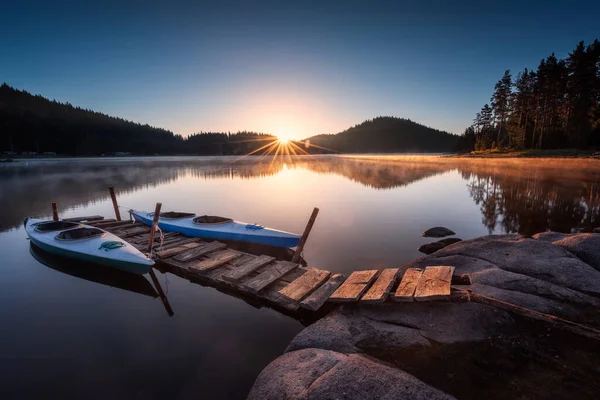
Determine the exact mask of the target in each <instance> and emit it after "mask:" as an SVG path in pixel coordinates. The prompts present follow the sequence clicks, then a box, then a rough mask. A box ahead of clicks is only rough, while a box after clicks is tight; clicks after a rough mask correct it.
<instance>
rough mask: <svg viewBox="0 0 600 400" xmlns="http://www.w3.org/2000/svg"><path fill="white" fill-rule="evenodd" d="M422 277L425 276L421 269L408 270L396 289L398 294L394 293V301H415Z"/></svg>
mask: <svg viewBox="0 0 600 400" xmlns="http://www.w3.org/2000/svg"><path fill="white" fill-rule="evenodd" d="M421 275H423V270H422V269H421V268H409V269H407V270H406V272H404V276H403V277H402V280H401V281H400V284H399V285H398V289H396V293H394V296H393V299H394V300H395V301H414V299H413V296H414V295H415V289H416V288H417V284H418V283H419V280H420V279H421Z"/></svg>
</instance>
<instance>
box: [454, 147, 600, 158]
mask: <svg viewBox="0 0 600 400" xmlns="http://www.w3.org/2000/svg"><path fill="white" fill-rule="evenodd" d="M448 157H449V158H501V159H502V158H506V159H510V158H556V159H560V158H564V159H574V158H576V159H591V160H600V152H598V151H596V150H577V149H556V150H480V151H472V152H470V153H463V154H456V155H452V156H448Z"/></svg>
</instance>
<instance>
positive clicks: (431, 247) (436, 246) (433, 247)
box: [418, 238, 462, 254]
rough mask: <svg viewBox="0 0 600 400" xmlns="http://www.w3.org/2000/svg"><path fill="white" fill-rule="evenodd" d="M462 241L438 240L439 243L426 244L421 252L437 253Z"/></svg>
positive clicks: (420, 249)
mask: <svg viewBox="0 0 600 400" xmlns="http://www.w3.org/2000/svg"><path fill="white" fill-rule="evenodd" d="M460 241H462V239H459V238H446V239H442V240H438V241H437V242H431V243H426V244H424V245H423V246H421V247H419V249H418V250H419V251H420V252H421V253H424V254H431V253H435V252H436V251H438V250H441V249H443V248H444V247H448V246H450V245H451V244H454V243H457V242H460Z"/></svg>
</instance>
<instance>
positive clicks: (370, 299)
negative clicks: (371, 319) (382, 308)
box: [360, 268, 398, 304]
mask: <svg viewBox="0 0 600 400" xmlns="http://www.w3.org/2000/svg"><path fill="white" fill-rule="evenodd" d="M397 275H398V268H388V269H384V270H383V271H382V272H381V274H379V277H378V278H377V280H376V281H375V283H374V284H373V286H371V288H370V289H369V290H367V293H365V295H364V296H363V297H362V298H361V299H360V301H361V302H363V303H369V304H377V303H383V302H384V301H385V299H387V297H388V294H389V293H390V290H392V286H394V283H395V282H396V276H397Z"/></svg>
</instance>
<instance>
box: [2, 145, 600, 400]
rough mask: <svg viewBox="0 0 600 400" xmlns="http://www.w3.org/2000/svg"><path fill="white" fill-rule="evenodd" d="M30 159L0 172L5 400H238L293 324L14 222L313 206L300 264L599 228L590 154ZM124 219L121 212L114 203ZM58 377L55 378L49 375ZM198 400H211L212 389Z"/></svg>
mask: <svg viewBox="0 0 600 400" xmlns="http://www.w3.org/2000/svg"><path fill="white" fill-rule="evenodd" d="M234 160H235V158H232V157H206V158H176V157H165V158H131V159H79V160H62V161H61V160H33V161H31V160H29V161H21V162H19V163H14V164H11V165H2V166H0V184H1V187H2V191H1V192H0V204H2V207H0V230H1V231H2V233H0V252H1V254H2V257H3V262H2V264H1V266H0V268H1V272H2V279H1V280H0V319H1V320H2V321H3V324H2V329H0V355H1V357H3V359H2V360H3V362H2V363H0V373H2V375H3V376H4V377H5V381H4V382H6V383H5V384H3V385H2V387H1V388H0V396H1V395H5V396H2V397H3V398H9V397H14V395H15V393H18V394H19V396H20V397H25V396H26V395H32V396H33V395H38V396H39V395H40V394H43V396H44V397H47V396H58V397H65V396H66V397H69V396H76V397H81V396H85V395H87V394H88V393H90V391H93V392H94V393H96V394H97V395H98V396H104V397H110V398H115V397H117V398H118V397H122V398H132V397H138V396H139V397H143V398H169V397H173V394H174V393H178V394H181V397H182V398H202V397H203V396H205V397H206V398H208V397H210V398H213V399H217V398H228V397H244V396H245V394H246V393H247V391H248V390H249V388H250V387H251V385H252V383H253V381H254V379H255V378H256V376H257V375H258V373H260V371H261V370H262V368H264V366H266V365H267V364H268V363H269V362H270V361H271V360H272V359H273V358H275V357H277V356H278V355H279V354H281V353H282V352H283V351H284V349H285V347H286V346H287V344H288V343H289V341H290V340H291V339H292V338H293V336H294V335H295V334H296V333H297V332H298V331H299V330H300V329H301V328H302V326H301V324H299V323H298V322H297V321H294V320H292V319H290V318H288V317H284V316H282V315H280V314H278V313H276V312H274V311H272V310H267V309H255V308H253V307H251V306H249V305H248V304H246V303H244V302H243V301H242V300H240V299H236V298H233V297H230V296H228V295H225V294H223V293H220V292H218V291H216V290H214V289H211V288H206V287H202V286H199V285H196V284H192V283H190V282H188V281H186V280H183V279H180V278H178V277H175V276H173V275H170V274H167V275H159V280H160V281H161V284H162V285H163V286H164V288H165V290H166V291H167V292H168V297H169V301H170V303H171V305H172V307H173V309H174V311H175V316H174V317H172V318H169V317H168V316H167V314H166V312H165V310H164V308H163V307H162V304H161V303H160V300H159V299H156V298H151V297H148V296H143V295H140V294H138V293H132V292H130V291H125V290H122V289H119V288H116V287H111V286H106V285H101V284H98V283H95V282H91V281H88V280H84V279H80V278H78V277H76V276H72V275H69V274H66V273H64V272H60V271H57V270H53V269H51V268H48V267H46V266H44V265H43V264H41V263H40V262H38V261H36V260H35V259H34V258H33V257H32V256H31V254H30V252H29V243H28V241H27V240H26V235H25V232H24V231H23V229H22V220H23V218H24V217H26V216H32V215H45V216H50V203H51V202H52V201H54V200H55V201H57V202H58V205H59V211H60V215H61V216H62V217H70V216H81V215H93V214H100V215H104V216H107V217H112V216H113V210H112V204H111V203H110V199H109V197H108V190H107V187H108V186H109V185H113V186H115V188H116V189H117V196H118V201H119V204H121V205H122V206H124V207H135V208H139V209H145V210H151V209H153V208H154V205H155V203H156V202H157V201H160V202H162V203H163V209H164V210H165V211H169V210H178V211H192V212H197V213H201V214H212V215H221V216H228V217H232V218H235V219H237V220H241V221H245V222H249V223H255V222H256V223H260V224H263V225H266V226H269V227H273V228H277V229H282V230H286V231H290V232H298V233H301V232H302V231H303V229H304V226H305V224H306V222H307V219H308V217H309V215H310V213H311V211H312V208H313V207H319V208H320V210H321V212H320V213H319V216H318V218H317V222H316V224H315V226H314V228H313V231H312V233H311V236H310V239H309V241H308V244H307V247H306V249H305V252H304V258H305V259H306V261H307V262H308V265H309V266H314V267H317V268H322V269H328V270H331V271H334V272H343V273H349V272H351V271H353V270H358V269H371V268H382V267H389V266H399V265H402V264H404V263H406V262H408V261H409V260H411V259H413V258H415V257H419V256H420V255H421V254H420V253H418V252H417V250H416V249H417V247H419V246H420V245H421V244H424V243H427V242H429V241H430V240H429V239H425V238H422V237H421V232H423V231H424V230H426V229H428V228H430V227H433V226H446V227H448V228H450V229H452V230H454V231H455V232H456V233H457V236H458V237H460V238H463V239H469V238H472V237H476V236H480V235H483V234H488V233H505V232H520V233H523V234H526V235H530V234H533V233H536V232H539V231H543V230H546V229H553V230H558V231H565V232H568V231H571V230H585V229H589V228H591V227H594V226H598V225H600V223H599V214H600V164H599V163H597V162H593V161H585V160H584V161H582V160H573V161H565V160H561V161H559V162H558V161H556V160H539V159H536V160H516V161H515V160H500V161H498V160H473V161H465V160H457V159H448V158H445V159H444V158H439V157H423V156H408V157H406V156H404V157H398V156H373V155H369V156H337V157H335V156H313V157H300V158H294V159H292V160H291V161H290V160H287V159H286V160H279V161H277V162H273V160H272V159H271V158H269V157H264V158H261V157H245V158H244V159H242V160H239V161H237V162H232V161H234ZM123 215H124V216H125V215H126V213H125V212H123ZM57 382H60V383H57ZM209 395H210V396H209Z"/></svg>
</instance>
